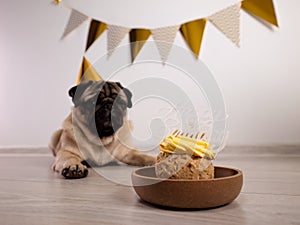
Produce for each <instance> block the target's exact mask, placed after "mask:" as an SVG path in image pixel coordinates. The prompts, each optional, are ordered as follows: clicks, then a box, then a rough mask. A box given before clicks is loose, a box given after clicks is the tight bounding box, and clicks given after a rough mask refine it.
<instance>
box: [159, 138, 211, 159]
mask: <svg viewBox="0 0 300 225" xmlns="http://www.w3.org/2000/svg"><path fill="white" fill-rule="evenodd" d="M159 147H160V150H161V151H163V152H166V153H171V154H173V153H175V154H190V155H194V156H200V157H202V158H203V157H206V158H209V159H214V157H215V153H214V152H212V151H211V150H210V149H209V148H210V146H209V143H208V142H206V141H204V140H197V139H194V138H190V137H185V136H181V135H175V136H174V135H170V136H168V137H166V138H165V139H164V141H163V142H162V143H160V145H159Z"/></svg>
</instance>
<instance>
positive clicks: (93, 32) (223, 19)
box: [54, 0, 279, 80]
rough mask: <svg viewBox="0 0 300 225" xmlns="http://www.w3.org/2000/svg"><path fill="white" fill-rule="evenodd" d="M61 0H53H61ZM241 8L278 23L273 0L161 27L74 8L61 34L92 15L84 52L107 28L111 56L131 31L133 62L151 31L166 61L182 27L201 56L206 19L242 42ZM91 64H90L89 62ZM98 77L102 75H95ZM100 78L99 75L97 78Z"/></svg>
mask: <svg viewBox="0 0 300 225" xmlns="http://www.w3.org/2000/svg"><path fill="white" fill-rule="evenodd" d="M61 1H62V0H54V2H55V3H56V4H59V3H60V2H61ZM241 9H243V10H245V11H246V12H248V13H250V14H251V15H254V16H255V17H257V18H259V19H261V20H263V21H265V22H267V23H269V24H271V25H274V26H276V27H278V26H279V25H278V21H277V17H276V12H275V7H274V4H273V1H272V0H241V1H240V2H239V3H236V4H234V5H232V6H229V7H227V8H225V9H222V10H220V11H218V12H215V13H213V14H212V15H208V16H206V17H204V18H199V19H196V20H193V21H188V22H185V23H183V24H179V25H174V26H168V27H158V28H154V29H153V28H151V29H147V28H139V27H137V28H135V27H130V28H129V27H123V26H119V25H118V26H117V25H114V24H107V23H106V22H105V21H104V22H103V21H98V20H97V19H94V18H90V17H89V16H87V15H84V14H83V13H81V12H79V11H77V10H75V9H71V14H70V17H69V20H68V23H67V24H66V27H65V30H64V32H63V35H62V38H64V37H66V36H67V35H69V34H70V33H71V32H72V31H74V30H75V29H76V28H78V27H79V26H80V25H81V24H82V23H84V22H85V21H86V20H88V19H90V26H89V32H88V36H87V40H86V48H85V52H86V51H88V49H89V48H90V47H91V46H92V45H93V43H94V42H95V41H96V40H97V39H98V38H99V37H100V36H101V35H102V34H103V33H104V31H106V30H107V55H108V57H110V56H112V54H113V52H114V49H115V48H117V47H118V46H119V45H120V43H121V42H122V40H123V39H124V38H125V36H126V35H129V41H130V43H131V45H130V48H131V49H130V51H131V62H132V63H133V62H134V60H135V59H136V57H137V56H138V54H139V53H140V51H141V49H142V48H143V46H144V44H145V42H146V41H147V40H148V39H149V37H150V36H151V35H152V37H153V39H154V41H155V43H156V45H157V49H158V52H159V54H160V57H161V60H162V62H163V63H165V62H166V61H167V59H168V55H169V53H170V51H171V48H172V45H173V42H174V40H175V37H176V35H177V33H178V31H180V33H181V36H182V37H183V39H184V40H185V42H186V44H187V46H188V47H189V48H190V50H191V52H192V53H193V55H194V56H195V57H196V58H198V57H199V54H200V50H201V45H202V42H203V38H204V33H205V27H206V25H207V23H208V22H209V23H211V24H213V25H214V26H215V27H216V28H217V29H218V30H220V31H221V32H222V33H223V34H224V35H225V36H226V37H227V38H228V39H230V40H231V41H232V42H233V43H234V44H236V45H237V46H238V47H239V46H240V11H241ZM88 65H89V62H88V61H87V60H86V59H85V58H84V59H83V62H82V67H81V71H80V75H79V76H78V79H79V80H80V79H81V78H82V73H83V72H84V69H85V68H87V66H88ZM89 67H90V66H89ZM90 70H91V71H90V72H89V73H88V74H91V75H89V76H88V77H90V76H91V77H93V76H94V75H92V74H94V73H96V71H95V70H93V69H90ZM96 77H99V75H98V76H96ZM97 79H98V78H97Z"/></svg>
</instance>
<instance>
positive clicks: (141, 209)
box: [0, 149, 300, 225]
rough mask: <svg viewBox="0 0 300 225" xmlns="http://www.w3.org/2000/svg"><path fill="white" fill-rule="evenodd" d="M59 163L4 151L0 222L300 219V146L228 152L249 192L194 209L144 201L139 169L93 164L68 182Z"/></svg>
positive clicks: (223, 159)
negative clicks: (138, 190)
mask: <svg viewBox="0 0 300 225" xmlns="http://www.w3.org/2000/svg"><path fill="white" fill-rule="evenodd" d="M239 152H241V151H239ZM52 161H53V158H52V157H51V155H50V154H49V153H45V152H44V151H42V150H41V151H36V149H34V150H32V151H31V150H30V149H29V150H28V149H27V150H26V149H25V150H24V149H20V150H19V151H18V150H17V151H13V152H12V151H11V150H4V151H1V150H0V224H3V225H9V224H16V225H18V224H22V225H25V224H28V225H29V224H30V225H33V224H39V225H40V224H56V225H60V224H72V225H75V224H80V225H82V224H89V225H90V224H105V225H106V224H122V225H126V224H130V225H132V224H133V225H135V224H137V225H140V224H151V225H153V224H155V225H158V224H230V225H234V224H239V225H240V224H255V225H261V224H262V225H263V224H272V225H275V224H280V225H287V224H294V225H295V224H300V213H299V212H300V149H298V150H296V151H292V152H278V151H275V153H272V154H270V152H269V151H263V149H262V151H260V149H256V151H254V152H252V151H251V149H248V151H244V152H243V153H239V154H237V151H230V150H229V151H228V152H226V151H224V152H223V153H221V154H219V156H218V158H217V160H216V161H215V165H222V166H231V167H236V168H239V169H241V170H242V171H243V173H244V186H243V189H242V192H241V194H240V195H239V197H238V198H237V199H236V200H235V201H233V202H232V203H231V204H229V205H227V206H224V207H220V208H215V209H210V210H194V211H176V210H168V209H160V208H156V207H154V206H152V205H150V204H147V203H145V202H142V201H141V200H139V198H138V197H137V195H136V194H135V192H134V190H133V188H132V187H130V186H127V184H129V183H130V182H129V181H130V180H129V175H128V174H129V172H130V171H129V170H130V169H131V168H125V169H124V170H123V169H122V167H120V166H110V167H105V168H103V170H102V171H101V169H100V170H97V171H95V170H93V169H90V174H89V177H87V178H85V179H80V180H65V179H63V178H61V177H60V176H58V175H57V174H55V173H54V172H53V171H52V170H51V169H50V167H51V163H52ZM111 171H113V173H112V172H111ZM99 173H100V174H102V175H103V176H105V177H106V178H109V179H110V180H112V181H113V182H112V181H109V180H107V179H105V178H103V177H101V176H100V175H99ZM112 174H113V175H112Z"/></svg>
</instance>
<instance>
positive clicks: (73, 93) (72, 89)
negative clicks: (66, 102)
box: [69, 85, 78, 99]
mask: <svg viewBox="0 0 300 225" xmlns="http://www.w3.org/2000/svg"><path fill="white" fill-rule="evenodd" d="M77 87H78V86H77V85H76V86H74V87H71V88H70V90H69V96H70V97H71V98H72V99H74V96H75V93H76V90H77Z"/></svg>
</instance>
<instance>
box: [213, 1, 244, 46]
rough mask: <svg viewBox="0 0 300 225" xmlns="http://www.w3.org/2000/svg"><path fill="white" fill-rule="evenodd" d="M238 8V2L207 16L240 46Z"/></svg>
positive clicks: (239, 6)
mask: <svg viewBox="0 0 300 225" xmlns="http://www.w3.org/2000/svg"><path fill="white" fill-rule="evenodd" d="M240 8H241V4H240V3H238V4H236V5H233V6H231V7H228V8H227V9H224V10H222V11H220V12H218V13H215V14H214V15H212V16H210V17H209V18H208V19H209V21H211V22H212V24H213V25H215V26H216V27H217V28H218V29H219V30H220V31H222V32H223V33H224V34H225V36H226V37H228V38H229V39H230V40H231V41H232V42H233V43H235V44H236V45H237V46H238V47H239V46H240Z"/></svg>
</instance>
